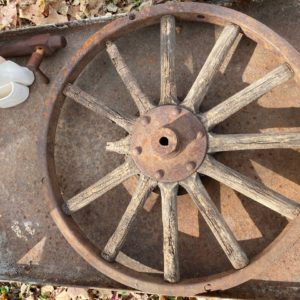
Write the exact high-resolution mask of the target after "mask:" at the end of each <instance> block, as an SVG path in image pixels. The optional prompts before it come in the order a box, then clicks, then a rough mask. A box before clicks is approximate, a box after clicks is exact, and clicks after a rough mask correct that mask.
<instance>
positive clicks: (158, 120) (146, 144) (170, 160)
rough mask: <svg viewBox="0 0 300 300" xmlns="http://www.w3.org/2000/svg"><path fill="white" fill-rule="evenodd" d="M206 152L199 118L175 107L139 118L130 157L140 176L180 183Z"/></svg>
mask: <svg viewBox="0 0 300 300" xmlns="http://www.w3.org/2000/svg"><path fill="white" fill-rule="evenodd" d="M206 151H207V136H206V132H205V129H204V126H203V124H202V123H201V121H200V120H199V118H198V117H197V116H196V115H195V114H193V113H192V112H190V111H189V110H187V109H185V108H183V107H179V106H176V105H164V106H159V107H157V108H154V109H152V110H150V111H148V112H147V113H146V114H144V115H143V116H141V117H140V118H139V119H138V120H137V122H136V124H135V126H134V129H133V133H132V136H131V154H132V157H133V160H134V161H135V163H136V165H137V166H138V168H139V169H140V170H141V172H142V173H143V174H145V175H146V176H149V177H151V178H154V179H155V180H159V181H161V182H175V181H180V180H183V179H185V178H186V177H188V176H189V175H191V174H192V173H194V172H195V171H196V170H197V169H198V168H199V166H200V165H201V163H202V161H203V159H204V157H205V154H206Z"/></svg>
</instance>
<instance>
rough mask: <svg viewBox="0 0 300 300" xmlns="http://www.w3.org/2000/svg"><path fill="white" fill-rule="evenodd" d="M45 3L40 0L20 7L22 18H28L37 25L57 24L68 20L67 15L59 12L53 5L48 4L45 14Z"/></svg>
mask: <svg viewBox="0 0 300 300" xmlns="http://www.w3.org/2000/svg"><path fill="white" fill-rule="evenodd" d="M43 5H44V3H43V0H39V2H38V3H36V4H33V5H31V6H29V7H27V8H25V9H20V18H23V19H27V20H29V21H31V22H33V23H34V24H36V25H41V24H57V23H64V22H67V21H68V18H67V16H63V15H60V14H58V13H57V11H56V10H55V9H54V8H53V7H52V6H51V5H49V6H48V9H47V10H48V11H47V16H45V15H44V14H43V13H45V10H44V11H43ZM46 5H47V4H46Z"/></svg>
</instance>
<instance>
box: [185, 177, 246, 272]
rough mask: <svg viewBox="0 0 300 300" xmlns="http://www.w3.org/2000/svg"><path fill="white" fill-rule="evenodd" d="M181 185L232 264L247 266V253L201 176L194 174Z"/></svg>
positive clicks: (237, 267)
mask: <svg viewBox="0 0 300 300" xmlns="http://www.w3.org/2000/svg"><path fill="white" fill-rule="evenodd" d="M180 185H182V186H183V187H184V188H185V189H186V190H187V192H188V193H189V194H190V196H191V198H192V199H193V201H194V202H195V204H196V205H197V207H198V209H199V211H200V213H201V214H202V216H203V218H204V219H205V221H206V223H207V225H208V226H209V228H210V229H211V231H212V233H213V234H214V236H215V237H216V239H217V241H218V242H219V244H220V246H221V247H222V249H223V250H224V252H225V254H226V255H227V257H228V259H229V260H230V262H231V264H232V266H233V267H234V268H235V269H241V268H243V267H245V266H246V265H247V264H248V263H249V260H248V258H247V255H246V254H245V252H244V251H243V250H242V248H241V247H240V245H239V243H238V242H237V240H236V238H235V237H234V235H233V233H232V231H231V230H230V228H229V226H228V225H227V223H226V222H225V220H224V218H223V217H222V215H221V214H220V213H219V211H218V209H217V207H216V206H215V204H214V203H213V201H212V200H211V198H210V196H209V195H208V193H207V191H206V189H205V187H204V186H203V184H202V182H201V180H200V178H199V176H198V175H192V176H191V177H189V178H187V179H185V180H184V181H182V182H180Z"/></svg>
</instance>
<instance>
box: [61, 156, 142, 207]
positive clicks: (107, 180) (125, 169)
mask: <svg viewBox="0 0 300 300" xmlns="http://www.w3.org/2000/svg"><path fill="white" fill-rule="evenodd" d="M137 173H138V170H137V168H136V166H135V165H134V163H133V162H132V161H131V160H127V161H126V162H124V163H123V164H122V165H121V166H119V167H117V168H116V169H114V170H113V171H112V172H110V173H108V174H107V175H106V176H104V177H103V178H101V179H100V180H99V181H97V182H96V183H94V184H93V185H91V186H90V187H88V188H87V189H85V190H84V191H82V192H81V193H79V194H78V195H76V196H74V197H73V198H71V199H69V200H67V201H66V203H65V204H66V207H65V210H66V211H67V212H69V213H72V212H75V211H78V210H79V209H81V208H83V207H85V206H86V205H88V204H90V203H91V202H93V201H94V200H96V199H97V198H99V197H100V196H102V195H103V194H105V193H106V192H108V191H109V190H111V189H112V188H114V187H116V186H117V185H119V184H120V183H122V182H123V181H125V180H126V179H127V178H129V177H131V176H133V175H136V174H137Z"/></svg>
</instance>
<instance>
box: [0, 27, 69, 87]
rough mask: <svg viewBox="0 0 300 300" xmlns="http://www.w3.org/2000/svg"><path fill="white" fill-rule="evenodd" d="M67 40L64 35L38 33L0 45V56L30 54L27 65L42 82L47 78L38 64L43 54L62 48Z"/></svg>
mask: <svg viewBox="0 0 300 300" xmlns="http://www.w3.org/2000/svg"><path fill="white" fill-rule="evenodd" d="M66 45H67V41H66V39H65V37H64V36H61V35H50V34H48V33H47V34H39V35H35V36H32V37H30V38H28V39H26V40H23V41H19V42H15V43H10V44H6V45H4V46H1V47H0V56H3V57H5V58H9V57H17V56H26V55H31V57H30V59H29V61H28V63H27V67H28V68H29V69H30V70H32V71H33V72H34V73H35V74H37V73H38V74H39V75H40V77H41V79H42V81H43V82H44V83H49V81H50V80H49V78H48V77H47V76H46V75H45V74H44V73H43V72H42V71H41V69H40V65H41V63H42V60H43V58H44V57H45V56H50V55H52V54H53V53H54V52H56V51H57V50H59V49H62V48H64V47H65V46H66Z"/></svg>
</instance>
